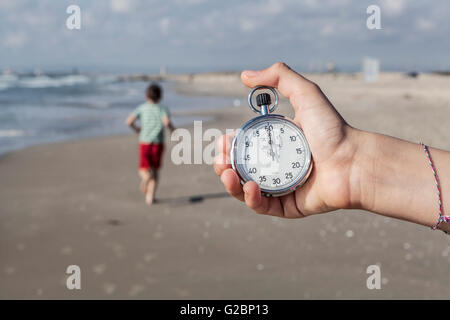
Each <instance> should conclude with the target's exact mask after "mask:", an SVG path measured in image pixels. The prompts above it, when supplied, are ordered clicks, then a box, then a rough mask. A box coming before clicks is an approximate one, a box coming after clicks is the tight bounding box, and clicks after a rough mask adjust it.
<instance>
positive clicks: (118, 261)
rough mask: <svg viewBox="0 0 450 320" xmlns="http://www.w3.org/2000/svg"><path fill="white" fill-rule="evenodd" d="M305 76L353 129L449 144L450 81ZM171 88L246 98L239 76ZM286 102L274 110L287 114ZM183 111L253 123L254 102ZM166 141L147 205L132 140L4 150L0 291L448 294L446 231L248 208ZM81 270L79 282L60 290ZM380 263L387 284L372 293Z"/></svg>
mask: <svg viewBox="0 0 450 320" xmlns="http://www.w3.org/2000/svg"><path fill="white" fill-rule="evenodd" d="M309 77H310V78H311V79H312V80H313V81H315V82H317V83H318V84H319V85H320V86H321V87H322V89H323V91H324V92H325V93H326V95H327V96H328V97H329V99H330V100H331V101H332V103H333V104H334V105H335V107H336V108H337V110H338V111H339V112H341V114H342V115H343V117H344V118H345V119H346V120H347V121H348V122H349V123H350V124H351V125H353V126H355V127H358V128H361V129H364V130H369V131H376V132H380V133H384V134H388V135H393V136H396V137H399V138H403V139H407V140H410V141H414V142H419V141H423V142H424V143H426V144H428V145H431V146H434V147H438V148H443V149H447V150H450V130H449V128H450V91H449V90H448V88H449V87H450V77H445V76H439V75H431V74H424V75H420V76H419V77H418V78H416V79H414V78H408V77H406V76H405V75H403V74H400V73H385V74H382V75H381V76H380V79H379V81H378V82H376V83H370V84H368V83H364V81H363V80H362V79H361V76H360V75H358V74H357V75H350V74H348V75H345V74H341V75H333V74H323V75H321V74H314V75H309ZM177 90H178V91H179V92H180V93H185V94H194V95H195V94H197V95H213V96H214V95H220V96H242V99H243V101H245V99H246V96H247V94H248V89H247V88H244V87H243V86H242V84H240V82H239V78H238V76H237V75H236V74H227V75H226V76H221V75H198V76H191V77H187V78H186V79H184V80H182V81H180V82H179V84H178V86H177ZM281 104H282V105H281V107H280V109H279V110H278V113H282V114H285V115H292V110H291V109H290V107H289V105H288V104H287V101H286V100H282V101H281ZM169 107H170V106H169ZM105 112H107V110H105ZM184 112H187V111H184ZM179 113H180V114H181V113H182V111H180V112H179ZM189 115H190V116H194V117H197V116H198V117H199V118H203V117H208V118H209V117H211V116H214V120H211V121H208V122H205V123H203V127H204V129H207V128H218V129H220V130H222V131H225V129H227V128H228V129H231V128H239V127H240V126H241V125H242V124H244V123H245V122H246V121H247V120H248V119H250V118H251V117H254V113H253V112H252V111H250V109H249V108H248V107H247V105H246V104H242V105H241V106H240V107H233V106H229V107H228V108H222V109H216V110H212V111H196V112H189ZM186 128H188V129H189V130H192V125H190V126H186ZM166 139H167V148H166V152H165V157H164V165H163V169H162V172H161V177H162V180H161V183H160V187H159V190H158V192H157V195H156V197H157V199H158V200H159V201H158V203H156V204H155V205H153V206H151V207H148V206H147V205H145V203H144V199H143V196H142V195H141V194H140V192H139V180H138V176H137V172H136V167H137V138H136V136H135V135H133V134H129V135H123V136H122V135H121V136H112V137H106V138H92V139H85V140H79V141H70V142H63V143H55V144H47V145H38V146H33V147H29V148H27V149H24V150H20V151H16V152H11V153H7V154H5V155H3V156H1V157H0V204H1V205H0V228H1V229H0V234H1V236H0V288H1V289H0V298H1V299H18V298H26V299H49V298H59V299H92V298H99V299H110V298H112V299H119V298H120V299H391V298H394V299H404V298H412V299H422V298H426V299H430V298H433V299H449V298H450V277H449V266H450V238H449V237H448V236H446V235H445V234H443V233H442V232H432V231H430V230H429V229H427V228H425V227H421V226H417V225H413V224H409V223H406V222H402V221H397V220H393V219H390V218H385V217H382V216H377V215H373V214H369V213H367V212H359V211H344V210H341V211H338V212H335V213H329V214H324V215H319V216H314V217H311V218H308V219H301V220H282V219H278V218H272V217H268V216H261V215H257V214H254V213H252V212H251V211H250V210H249V209H248V208H247V207H246V206H245V205H244V204H242V203H240V202H238V201H236V200H234V199H231V198H230V197H228V196H227V195H226V194H225V193H224V189H223V186H222V184H221V182H220V180H219V179H218V178H217V176H216V175H215V173H214V170H213V168H212V166H211V165H209V164H201V165H200V164H198V165H194V164H192V165H179V166H177V165H174V164H173V163H172V162H171V160H170V150H171V148H172V147H173V146H174V144H175V142H171V141H169V140H168V137H167V136H166ZM206 144H207V143H205V145H206ZM424 157H425V156H424ZM424 161H426V159H425V158H424ZM430 179H432V176H431V172H430ZM73 264H74V265H78V266H80V268H81V286H82V289H81V290H68V289H67V288H66V279H67V275H66V274H65V271H66V268H67V266H69V265H73ZM373 264H378V265H379V266H380V267H381V274H382V289H381V290H368V289H367V287H366V279H367V277H368V275H367V274H366V268H367V267H368V266H369V265H373Z"/></svg>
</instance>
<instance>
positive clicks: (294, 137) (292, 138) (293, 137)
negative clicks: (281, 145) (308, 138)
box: [289, 136, 297, 142]
mask: <svg viewBox="0 0 450 320" xmlns="http://www.w3.org/2000/svg"><path fill="white" fill-rule="evenodd" d="M289 139H291V142H292V141H296V140H297V137H296V136H290V137H289Z"/></svg>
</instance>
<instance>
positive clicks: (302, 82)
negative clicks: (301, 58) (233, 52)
mask: <svg viewBox="0 0 450 320" xmlns="http://www.w3.org/2000/svg"><path fill="white" fill-rule="evenodd" d="M241 80H242V83H244V84H245V85H246V86H248V87H250V88H254V87H256V86H258V85H265V86H270V87H275V88H277V89H278V90H279V91H280V93H281V94H282V95H284V96H285V97H286V98H288V99H291V102H292V98H294V97H295V95H297V94H300V95H303V96H304V95H308V94H310V93H315V92H314V91H317V93H319V91H320V90H318V87H317V85H315V84H314V83H313V82H311V81H309V80H308V79H306V78H304V77H303V76H301V75H300V74H298V73H297V72H295V71H294V70H292V69H291V68H289V67H288V66H287V65H286V64H284V63H282V62H277V63H275V64H273V65H272V66H270V67H269V68H267V69H264V70H261V71H252V70H246V71H243V72H242V74H241ZM294 107H297V106H296V105H294Z"/></svg>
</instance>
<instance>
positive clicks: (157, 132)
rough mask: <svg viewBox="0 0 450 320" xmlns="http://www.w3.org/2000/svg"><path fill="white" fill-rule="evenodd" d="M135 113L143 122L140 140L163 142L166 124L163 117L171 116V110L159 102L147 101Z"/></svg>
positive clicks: (144, 141) (143, 141)
mask: <svg viewBox="0 0 450 320" xmlns="http://www.w3.org/2000/svg"><path fill="white" fill-rule="evenodd" d="M134 115H135V116H136V118H138V119H139V120H140V122H141V132H140V133H139V142H142V143H163V142H164V124H163V122H162V119H163V118H164V117H165V116H167V117H169V110H167V108H166V107H164V106H162V105H159V104H151V103H149V102H145V103H143V104H141V105H139V106H138V107H137V108H136V110H134Z"/></svg>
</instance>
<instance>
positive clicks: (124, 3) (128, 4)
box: [110, 0, 134, 13]
mask: <svg viewBox="0 0 450 320" xmlns="http://www.w3.org/2000/svg"><path fill="white" fill-rule="evenodd" d="M133 5H134V3H133V1H132V0H111V2H110V7H111V10H112V11H114V12H116V13H127V12H130V11H131V10H132V9H133Z"/></svg>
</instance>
